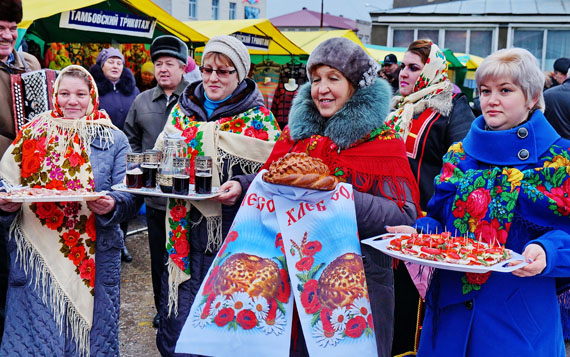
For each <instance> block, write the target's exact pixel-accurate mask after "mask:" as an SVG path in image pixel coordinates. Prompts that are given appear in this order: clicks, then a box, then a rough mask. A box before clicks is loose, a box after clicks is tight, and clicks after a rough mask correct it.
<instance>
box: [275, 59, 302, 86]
mask: <svg viewBox="0 0 570 357" xmlns="http://www.w3.org/2000/svg"><path fill="white" fill-rule="evenodd" d="M289 78H294V79H295V82H297V84H298V85H300V86H301V85H303V84H305V82H307V66H306V65H305V64H304V63H301V62H296V61H295V60H294V59H293V60H292V61H291V62H289V63H286V64H284V65H283V66H282V67H281V80H280V81H281V82H283V83H285V82H287V81H288V80H289Z"/></svg>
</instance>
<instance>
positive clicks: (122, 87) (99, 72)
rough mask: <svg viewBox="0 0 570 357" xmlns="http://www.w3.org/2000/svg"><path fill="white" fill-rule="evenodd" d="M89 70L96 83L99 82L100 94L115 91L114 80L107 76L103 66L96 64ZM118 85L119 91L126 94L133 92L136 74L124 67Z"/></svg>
mask: <svg viewBox="0 0 570 357" xmlns="http://www.w3.org/2000/svg"><path fill="white" fill-rule="evenodd" d="M89 72H90V73H91V75H92V76H93V79H94V80H95V83H97V90H98V91H99V95H100V96H104V95H105V94H107V93H111V92H112V91H113V89H114V88H113V82H111V81H110V80H108V79H107V77H105V74H104V73H103V69H102V68H101V66H99V65H98V64H94V65H93V66H91V68H89ZM116 87H117V89H118V90H119V92H121V93H122V94H124V95H126V96H129V95H131V94H133V92H134V91H135V88H136V83H135V76H133V73H132V72H131V70H130V69H128V68H127V67H123V73H121V78H119V81H118V82H117V84H116Z"/></svg>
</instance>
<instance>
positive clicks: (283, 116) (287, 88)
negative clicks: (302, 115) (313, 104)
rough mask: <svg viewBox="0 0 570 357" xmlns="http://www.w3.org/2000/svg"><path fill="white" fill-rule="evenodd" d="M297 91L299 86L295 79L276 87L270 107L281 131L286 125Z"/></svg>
mask: <svg viewBox="0 0 570 357" xmlns="http://www.w3.org/2000/svg"><path fill="white" fill-rule="evenodd" d="M298 89H299V84H297V81H296V80H295V78H289V79H288V80H287V82H285V83H279V86H278V87H277V91H276V92H275V97H274V98H273V105H272V106H271V112H272V113H273V115H274V116H275V119H277V123H278V124H279V127H280V128H281V130H283V128H284V127H285V125H287V121H288V118H289V111H290V110H291V105H292V104H293V98H295V96H296V95H297V91H298Z"/></svg>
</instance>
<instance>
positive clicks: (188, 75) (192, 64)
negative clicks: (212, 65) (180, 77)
mask: <svg viewBox="0 0 570 357" xmlns="http://www.w3.org/2000/svg"><path fill="white" fill-rule="evenodd" d="M184 72H185V74H184V78H185V79H186V80H187V81H188V83H193V82H196V81H201V80H202V74H201V73H200V68H199V67H198V66H196V61H194V59H193V58H192V57H190V56H188V64H187V65H186V68H185V69H184Z"/></svg>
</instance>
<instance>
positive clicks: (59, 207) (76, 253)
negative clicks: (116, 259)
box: [13, 127, 96, 294]
mask: <svg viewBox="0 0 570 357" xmlns="http://www.w3.org/2000/svg"><path fill="white" fill-rule="evenodd" d="M35 129H36V130H38V131H39V132H40V134H41V135H40V136H38V137H35V138H32V137H31V134H32V128H30V127H27V128H24V130H22V132H21V137H22V138H23V140H22V141H21V144H19V145H17V146H15V147H14V150H13V155H14V160H15V161H16V163H19V164H20V167H21V172H22V178H21V182H22V184H23V185H27V186H31V187H45V188H49V189H56V190H66V189H68V188H69V189H76V188H83V184H82V183H81V180H80V178H79V174H80V172H81V171H82V170H84V171H85V172H88V173H90V172H91V169H90V167H91V166H85V165H86V164H88V163H89V157H88V156H87V154H86V153H85V150H83V149H84V148H82V147H79V145H78V142H79V140H78V139H77V138H75V139H77V140H73V143H74V144H73V145H70V147H69V148H68V150H67V152H66V154H65V155H64V156H63V157H61V155H59V154H58V153H57V150H56V149H55V145H56V144H57V140H56V139H52V140H50V142H47V140H46V135H47V134H46V131H45V129H44V128H35ZM48 173H49V174H48ZM85 188H87V189H89V190H93V189H94V183H93V181H92V180H91V181H89V183H88V187H85ZM83 205H84V203H81V202H37V203H31V204H30V206H29V207H30V210H31V211H32V212H34V214H35V215H36V217H37V218H38V219H39V221H40V223H41V224H42V226H45V227H47V228H49V229H51V230H53V231H57V232H58V233H59V243H60V244H61V247H60V252H61V253H62V254H63V255H64V257H66V258H68V259H69V260H70V261H71V262H72V263H73V265H74V266H75V273H76V274H78V275H79V276H80V277H81V279H82V280H83V282H84V284H85V285H86V286H87V287H88V288H89V289H90V291H91V294H94V291H93V287H94V286H95V260H94V259H93V257H94V254H95V240H96V232H95V215H94V214H93V213H90V214H89V215H86V214H80V212H81V209H82V207H83Z"/></svg>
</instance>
